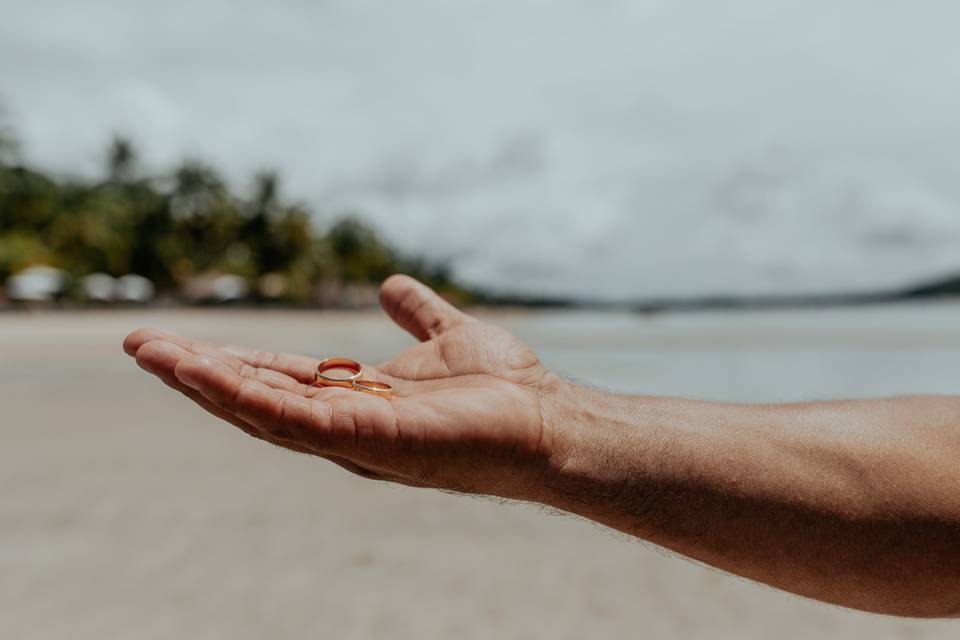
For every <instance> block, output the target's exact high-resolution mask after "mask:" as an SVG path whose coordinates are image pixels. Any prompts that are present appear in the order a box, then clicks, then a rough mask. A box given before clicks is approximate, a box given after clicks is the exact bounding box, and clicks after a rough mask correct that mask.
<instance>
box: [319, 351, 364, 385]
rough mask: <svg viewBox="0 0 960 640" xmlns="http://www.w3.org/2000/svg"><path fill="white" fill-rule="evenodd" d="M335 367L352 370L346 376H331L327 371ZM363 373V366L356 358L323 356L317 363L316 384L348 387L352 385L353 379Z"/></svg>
mask: <svg viewBox="0 0 960 640" xmlns="http://www.w3.org/2000/svg"><path fill="white" fill-rule="evenodd" d="M335 369H345V370H347V371H350V372H352V373H351V374H350V375H348V376H332V375H330V374H328V373H327V372H328V371H333V370H335ZM361 373H363V367H362V366H361V365H360V363H359V362H357V361H356V360H351V359H350V358H324V359H323V360H321V361H320V363H319V364H318V365H317V377H316V380H315V382H316V384H318V385H320V386H321V387H344V388H346V389H349V388H351V387H352V386H353V382H354V380H357V379H358V378H359V377H360V374H361Z"/></svg>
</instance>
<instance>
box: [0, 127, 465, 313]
mask: <svg viewBox="0 0 960 640" xmlns="http://www.w3.org/2000/svg"><path fill="white" fill-rule="evenodd" d="M104 169H105V170H104V176H103V178H102V179H101V180H94V181H78V180H70V179H64V178H61V177H58V176H53V175H49V174H47V173H45V172H43V171H40V170H37V169H34V168H30V167H26V166H23V165H22V164H20V163H19V162H18V161H17V157H16V149H15V145H14V143H13V137H12V135H10V134H9V133H8V132H4V130H3V129H0V282H2V281H3V280H5V279H6V278H7V277H9V276H10V275H11V274H13V273H16V272H17V271H19V270H21V269H24V268H26V267H29V266H32V265H37V264H47V265H51V266H55V267H59V268H61V269H64V270H65V271H66V272H67V273H68V274H69V275H70V276H72V277H74V278H79V277H82V276H84V275H86V274H90V273H94V272H104V273H108V274H111V275H114V276H119V275H122V274H126V273H135V274H139V275H142V276H145V277H147V278H149V279H150V280H152V281H153V282H154V284H155V285H156V286H157V287H158V289H159V290H160V291H161V292H164V291H166V292H168V293H170V294H173V295H176V294H177V293H178V292H179V291H182V290H183V288H184V286H185V285H186V283H187V282H189V281H190V280H191V279H192V278H194V277H196V276H202V275H206V274H218V273H226V274H235V275H239V276H242V277H243V278H245V279H247V280H248V282H249V283H250V285H251V287H250V289H251V291H254V292H257V291H259V290H260V289H258V286H257V284H258V282H260V281H261V279H262V278H264V277H265V276H269V277H270V278H272V279H273V280H272V281H273V282H277V281H280V282H283V283H284V286H283V287H282V288H281V290H282V295H281V296H280V297H281V298H282V299H284V300H286V301H288V302H309V301H311V300H313V299H314V298H313V293H312V292H313V291H314V289H315V286H316V285H317V283H320V282H323V283H327V284H329V283H331V282H333V283H341V284H364V283H371V284H372V283H377V282H379V281H380V280H382V279H383V278H385V277H386V276H388V275H390V274H391V273H394V272H397V271H404V272H407V273H412V274H413V275H417V276H420V277H424V278H425V279H427V280H430V281H432V283H434V284H438V285H440V286H441V288H442V289H445V290H448V291H450V292H453V293H457V292H458V291H459V292H460V293H461V294H462V293H463V290H462V289H459V288H458V287H456V285H455V284H454V283H453V282H452V281H451V280H450V279H449V278H448V277H446V274H445V272H444V271H443V270H442V269H431V268H430V267H425V266H424V263H423V262H422V261H419V260H407V259H403V258H401V257H400V256H398V255H397V254H396V252H395V251H394V250H392V249H391V248H390V247H389V246H387V245H386V244H385V243H384V242H383V241H382V240H381V239H380V238H379V237H378V236H377V234H376V233H375V232H374V230H373V229H372V228H370V227H369V226H367V225H365V224H364V223H363V222H361V220H360V219H359V218H358V217H356V216H349V217H346V218H344V219H342V220H339V221H336V222H334V223H333V224H332V225H331V226H330V227H329V230H328V231H326V232H325V233H320V232H318V230H317V228H316V227H315V226H314V221H315V216H314V215H312V214H311V212H310V211H309V209H307V208H306V207H305V206H304V205H302V204H298V203H292V202H289V201H287V200H285V199H284V198H283V194H282V189H281V180H280V177H279V176H278V175H277V174H276V173H273V172H263V173H261V174H259V175H258V176H256V178H255V180H254V183H253V188H252V189H251V193H250V195H249V196H247V197H244V196H241V195H238V194H236V193H234V192H232V191H231V189H230V188H229V186H228V185H227V183H226V181H225V180H224V179H223V178H222V177H221V176H220V174H219V173H218V172H217V171H216V169H215V168H213V167H211V166H209V165H207V164H204V163H201V162H195V161H187V162H184V163H182V164H181V165H180V166H178V167H176V168H175V169H173V170H172V171H170V172H169V173H165V174H162V175H158V176H147V175H143V174H142V173H141V170H140V162H139V159H138V154H137V150H136V148H135V146H134V145H133V143H132V142H131V141H130V140H128V139H126V138H122V137H117V138H115V139H114V140H112V141H111V143H110V144H109V146H108V148H107V151H106V154H105V161H104ZM440 274H443V276H444V277H442V278H434V277H432V276H435V275H440ZM278 279H279V280H278ZM255 295H256V294H255ZM273 297H277V296H276V295H274V296H273Z"/></svg>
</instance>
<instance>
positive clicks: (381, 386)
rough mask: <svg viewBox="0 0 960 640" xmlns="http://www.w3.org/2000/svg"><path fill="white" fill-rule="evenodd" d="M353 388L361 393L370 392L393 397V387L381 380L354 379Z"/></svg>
mask: <svg viewBox="0 0 960 640" xmlns="http://www.w3.org/2000/svg"><path fill="white" fill-rule="evenodd" d="M353 388H354V389H356V390H357V391H360V392H361V393H369V394H370V395H372V396H378V397H380V398H386V399H387V400H389V399H390V398H392V397H393V387H391V386H390V385H388V384H387V383H386V382H380V381H379V380H354V381H353Z"/></svg>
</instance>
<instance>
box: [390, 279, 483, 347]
mask: <svg viewBox="0 0 960 640" xmlns="http://www.w3.org/2000/svg"><path fill="white" fill-rule="evenodd" d="M380 306H381V307H383V310H384V311H386V312H387V315H389V316H390V317H391V318H392V319H393V321H394V322H396V323H397V324H398V325H400V326H401V327H403V328H404V329H406V330H407V331H409V332H410V333H411V334H412V335H413V336H414V337H416V338H417V339H418V340H421V341H422V340H430V339H431V338H435V337H437V336H438V335H440V334H441V333H444V332H445V331H449V330H450V329H452V328H453V327H456V326H457V325H460V324H463V323H465V322H473V321H474V319H473V318H472V317H470V316H468V315H467V314H465V313H463V312H462V311H460V310H459V309H457V308H456V307H454V306H453V305H452V304H450V303H449V302H447V301H446V300H444V299H443V298H441V297H440V296H439V295H437V293H436V292H435V291H434V290H433V289H431V288H430V287H428V286H427V285H425V284H423V283H422V282H419V281H417V280H415V279H413V278H411V277H410V276H407V275H403V274H397V275H392V276H390V277H389V278H387V279H386V280H384V282H383V284H382V285H380Z"/></svg>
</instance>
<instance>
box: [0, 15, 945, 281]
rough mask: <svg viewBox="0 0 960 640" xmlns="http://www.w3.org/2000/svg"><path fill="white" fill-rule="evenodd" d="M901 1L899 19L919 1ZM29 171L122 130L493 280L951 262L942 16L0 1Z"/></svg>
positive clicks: (926, 270)
mask: <svg viewBox="0 0 960 640" xmlns="http://www.w3.org/2000/svg"><path fill="white" fill-rule="evenodd" d="M921 7H922V9H921ZM0 15H2V16H3V17H2V19H0V100H2V102H3V104H5V106H6V110H7V118H6V119H7V120H8V122H9V123H10V124H11V125H13V126H14V128H15V129H16V130H17V131H18V133H19V136H20V138H21V141H22V143H23V148H24V152H25V155H26V156H27V158H28V159H29V160H30V161H31V162H35V163H38V164H41V165H44V166H47V167H50V168H54V169H57V170H61V171H67V172H72V173H95V172H97V171H99V170H100V167H101V165H102V155H103V148H104V145H105V141H106V140H107V139H108V138H109V137H110V136H111V135H112V134H113V133H114V132H120V133H127V134H129V135H131V136H133V137H134V138H135V140H136V142H137V143H138V144H139V147H140V149H141V152H142V154H143V157H144V159H145V163H146V164H147V166H148V168H151V169H153V170H158V169H161V168H163V167H166V166H168V165H169V164H170V163H173V162H177V161H179V160H181V159H182V158H185V157H193V158H202V159H205V160H208V161H210V162H212V163H214V164H215V165H216V166H218V167H220V168H222V169H223V170H224V171H225V173H226V174H227V176H228V177H229V178H230V179H231V181H232V182H233V184H235V185H236V186H238V187H241V188H242V187H244V186H245V185H246V184H248V182H249V179H250V176H251V175H252V174H253V173H254V172H255V171H257V170H259V169H262V168H269V167H273V168H276V169H278V170H279V171H280V173H281V175H282V176H283V179H284V189H285V190H286V192H287V194H288V195H289V196H291V197H293V198H296V199H300V200H303V201H305V202H307V203H309V204H310V205H312V206H313V207H314V208H315V209H316V210H317V211H318V212H319V214H320V216H319V217H320V220H319V222H321V223H322V222H323V221H325V220H329V219H331V217H332V216H333V215H334V214H335V213H337V212H339V211H343V210H345V209H356V210H358V211H361V212H362V213H363V214H364V215H365V216H366V217H367V218H368V220H370V221H371V222H374V223H375V224H376V225H377V226H378V227H379V228H380V229H381V230H382V233H383V234H384V235H385V236H386V237H387V238H388V239H389V240H390V241H392V242H394V243H395V244H396V245H397V246H399V247H400V248H402V249H403V250H406V251H410V252H416V253H421V254H425V255H427V256H430V257H432V258H436V259H442V260H448V261H450V262H451V264H452V265H453V266H454V267H455V268H456V272H457V273H458V274H459V275H460V276H461V277H463V278H465V279H467V280H468V281H471V282H475V283H479V284H484V285H488V286H494V287H497V288H500V289H504V290H511V291H526V292H531V291H532V292H540V293H575V294H587V295H595V296H611V297H635V296H643V295H664V294H667V295H685V294H693V293H702V292H769V291H822V290H836V289H847V288H860V287H873V286H881V285H887V284H899V283H905V282H909V281H912V280H914V279H915V278H924V277H927V276H930V275H933V274H939V273H942V272H945V271H953V270H960V163H958V161H957V158H956V156H957V153H958V150H960V119H958V115H957V114H960V66H958V60H960V38H958V37H957V35H956V28H957V25H958V24H960V4H958V3H955V2H948V1H946V0H944V1H941V2H936V1H932V0H931V1H929V2H924V3H917V2H908V1H906V0H902V1H899V0H891V1H890V2H882V3H881V2H876V1H875V0H872V1H866V0H865V1H862V2H856V1H843V0H841V1H838V2H829V3H828V2H811V1H810V0H805V1H802V2H801V1H797V2H769V1H768V0H749V1H740V2H723V3H708V2H684V1H680V0H671V1H664V2H656V1H640V0H622V1H621V0H543V1H533V0H529V1H521V0H512V1H511V2H497V3H494V2H483V3H481V2H468V1H458V2H449V1H442V0H433V1H431V0H407V1H405V2H392V1H389V0H382V1H379V2H371V1H363V0H342V1H330V0H328V1H319V0H303V1H296V2H295V1H286V2H279V1H273V2H269V3H267V2H261V3H256V4H249V5H247V4H246V3H242V2H237V1H236V0H233V1H226V0H225V1H221V2H214V1H210V0H191V1H190V2H183V1H176V2H174V1H167V2H156V1H153V2H143V1H140V0H122V1H116V2H83V3H80V2H62V1H61V2H50V1H47V0H31V2H12V1H10V0H0Z"/></svg>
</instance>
